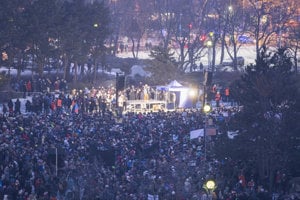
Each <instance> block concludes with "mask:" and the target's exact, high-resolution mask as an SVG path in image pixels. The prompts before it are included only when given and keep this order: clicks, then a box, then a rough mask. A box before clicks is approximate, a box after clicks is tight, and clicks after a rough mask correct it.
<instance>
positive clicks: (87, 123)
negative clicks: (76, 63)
mask: <svg viewBox="0 0 300 200" xmlns="http://www.w3.org/2000/svg"><path fill="white" fill-rule="evenodd" d="M113 92H114V90H113V89H112V88H104V87H99V88H97V89H95V88H92V89H91V90H86V91H76V90H73V91H72V92H71V93H69V94H66V93H63V92H61V93H59V94H57V93H49V92H43V93H36V94H32V95H31V97H32V100H31V101H30V100H27V102H26V109H24V110H25V111H24V112H23V113H21V111H20V108H17V107H16V103H15V102H14V103H13V102H11V100H10V101H9V102H11V103H12V105H13V106H12V107H11V103H10V108H9V109H6V110H5V109H2V112H1V115H0V176H1V179H0V199H5V200H10V199H11V200H13V199H28V200H33V199H43V200H46V199H51V200H54V199H101V200H106V199H107V200H111V199H116V200H118V199H122V200H126V199H128V200H134V199H137V200H139V199H140V200H142V199H143V200H144V199H166V200H168V199H178V200H181V199H185V200H188V199H195V200H206V199H209V198H213V199H228V200H229V199H236V197H237V195H240V198H241V197H242V195H246V196H247V197H249V196H251V197H253V199H255V198H256V199H262V198H261V197H262V196H264V195H266V194H267V193H266V191H265V190H263V188H261V187H260V188H259V190H257V189H258V187H257V185H256V183H255V180H254V179H252V180H249V184H248V183H245V182H241V178H240V176H236V177H235V179H233V181H232V182H228V181H226V180H225V179H224V178H223V174H222V173H220V172H219V171H218V169H219V168H221V167H222V166H223V165H224V161H218V160H216V159H214V158H213V157H209V156H208V157H207V160H205V159H204V158H206V157H204V140H203V138H202V137H199V138H197V139H193V140H191V139H190V134H189V133H190V132H191V131H193V130H197V129H201V128H203V126H204V122H205V120H204V116H203V114H202V113H201V111H200V110H196V109H195V110H193V109H191V110H182V111H180V112H177V111H174V112H166V111H159V112H150V113H126V114H123V115H116V114H115V112H113V110H112V109H111V107H110V106H109V104H108V102H109V101H108V99H111V98H112V96H113V95H114V94H113ZM53 102H54V103H53ZM93 102H94V103H93ZM7 104H8V103H6V102H5V103H4V104H3V105H4V106H3V108H4V107H6V105H7ZM236 109H238V108H230V109H227V108H222V109H221V108H218V109H216V110H214V111H213V112H211V115H210V117H211V118H212V119H213V121H215V123H217V122H218V121H222V120H227V119H228V118H229V117H230V116H231V115H232V114H234V113H235V112H237V111H238V110H236ZM16 110H17V112H16ZM21 110H22V109H21ZM19 111H20V112H19ZM206 142H207V141H206ZM213 142H214V140H213V138H211V139H210V140H209V145H208V146H211V145H213ZM232 167H234V165H233V166H232ZM237 171H239V169H237ZM237 175H241V174H240V173H239V174H237ZM210 179H213V180H215V181H216V182H217V185H218V187H217V188H216V190H215V191H214V192H213V193H211V194H208V193H207V191H206V190H205V189H204V188H203V185H204V184H205V182H206V181H207V180H210ZM244 180H245V179H243V181H244ZM250 181H251V182H250ZM250 183H251V184H250ZM259 196H260V197H259ZM265 199H268V197H266V198H265Z"/></svg>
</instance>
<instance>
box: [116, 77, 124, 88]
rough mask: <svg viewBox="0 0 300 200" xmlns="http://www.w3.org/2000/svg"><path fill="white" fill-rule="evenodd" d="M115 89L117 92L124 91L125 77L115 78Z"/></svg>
mask: <svg viewBox="0 0 300 200" xmlns="http://www.w3.org/2000/svg"><path fill="white" fill-rule="evenodd" d="M116 88H117V90H124V89H125V76H123V75H122V76H120V75H118V76H117V80H116Z"/></svg>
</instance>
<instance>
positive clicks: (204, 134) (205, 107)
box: [203, 104, 211, 162]
mask: <svg viewBox="0 0 300 200" xmlns="http://www.w3.org/2000/svg"><path fill="white" fill-rule="evenodd" d="M210 110H211V106H210V105H208V104H206V105H204V106H203V112H204V115H205V119H204V128H203V137H204V162H206V149H207V147H206V141H207V138H206V135H207V134H206V129H207V127H206V126H207V123H208V120H207V114H208V113H209V112H210Z"/></svg>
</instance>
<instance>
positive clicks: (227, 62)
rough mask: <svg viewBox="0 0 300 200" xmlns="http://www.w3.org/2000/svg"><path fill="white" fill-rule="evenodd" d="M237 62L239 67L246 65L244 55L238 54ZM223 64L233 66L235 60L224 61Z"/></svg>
mask: <svg viewBox="0 0 300 200" xmlns="http://www.w3.org/2000/svg"><path fill="white" fill-rule="evenodd" d="M236 64H237V66H238V67H242V66H244V65H245V59H244V57H242V56H238V57H236ZM222 66H223V67H226V66H230V67H233V61H224V62H222Z"/></svg>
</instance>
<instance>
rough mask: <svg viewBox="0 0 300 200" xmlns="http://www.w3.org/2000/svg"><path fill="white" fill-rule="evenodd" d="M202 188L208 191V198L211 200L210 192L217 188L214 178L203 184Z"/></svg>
mask: <svg viewBox="0 0 300 200" xmlns="http://www.w3.org/2000/svg"><path fill="white" fill-rule="evenodd" d="M203 188H204V189H205V190H206V191H207V193H208V199H209V200H212V192H213V191H214V190H215V189H216V188H217V185H216V182H215V181H214V180H208V181H206V182H205V184H204V185H203Z"/></svg>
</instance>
